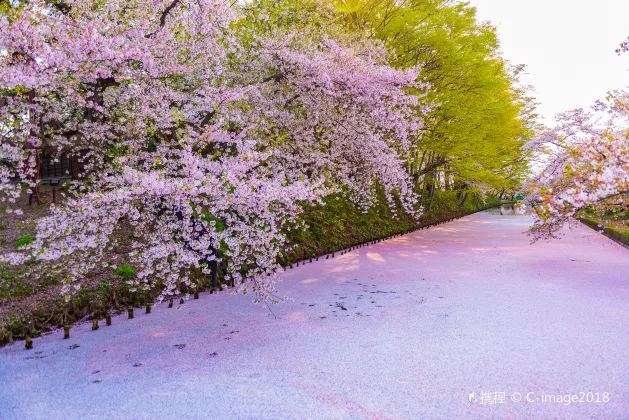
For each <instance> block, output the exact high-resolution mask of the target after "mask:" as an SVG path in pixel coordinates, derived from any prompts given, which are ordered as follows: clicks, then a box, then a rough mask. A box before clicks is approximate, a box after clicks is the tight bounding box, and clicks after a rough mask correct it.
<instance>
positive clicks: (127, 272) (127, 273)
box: [114, 264, 135, 280]
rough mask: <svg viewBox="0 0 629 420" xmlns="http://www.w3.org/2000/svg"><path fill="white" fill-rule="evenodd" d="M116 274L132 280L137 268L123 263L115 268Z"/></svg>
mask: <svg viewBox="0 0 629 420" xmlns="http://www.w3.org/2000/svg"><path fill="white" fill-rule="evenodd" d="M114 274H117V275H119V276H120V277H122V278H124V279H125V280H130V279H132V278H133V277H135V270H134V269H133V268H131V267H129V266H128V265H127V264H124V265H121V266H120V267H116V268H115V269H114Z"/></svg>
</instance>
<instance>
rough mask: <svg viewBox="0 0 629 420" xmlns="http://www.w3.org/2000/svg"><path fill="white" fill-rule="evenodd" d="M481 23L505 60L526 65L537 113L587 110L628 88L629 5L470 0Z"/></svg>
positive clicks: (626, 1)
mask: <svg viewBox="0 0 629 420" xmlns="http://www.w3.org/2000/svg"><path fill="white" fill-rule="evenodd" d="M469 2H470V4H471V5H472V6H476V8H477V10H478V18H479V19H480V20H483V21H486V20H489V21H491V22H492V23H493V25H494V26H496V27H497V28H498V35H499V38H500V42H501V47H502V51H503V52H504V57H505V58H506V59H508V60H510V61H511V62H513V63H516V64H526V65H527V73H528V74H527V75H526V76H524V77H522V81H523V82H524V83H526V84H530V85H533V86H534V87H535V96H536V98H537V99H538V101H539V102H542V104H541V105H540V106H539V108H538V112H539V113H540V115H541V116H542V117H544V121H542V122H544V123H546V124H547V125H553V117H554V115H555V114H557V113H559V112H562V111H566V110H569V109H573V108H580V107H586V106H589V105H591V104H592V103H593V102H594V101H595V100H597V99H602V98H604V97H605V94H606V93H607V92H608V91H610V90H613V89H621V88H624V87H626V86H629V53H624V54H623V55H621V56H618V54H616V49H617V48H618V46H619V45H620V44H621V43H622V42H623V41H624V40H625V39H627V37H629V0H469Z"/></svg>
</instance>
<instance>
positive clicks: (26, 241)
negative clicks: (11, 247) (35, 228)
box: [15, 235, 35, 248]
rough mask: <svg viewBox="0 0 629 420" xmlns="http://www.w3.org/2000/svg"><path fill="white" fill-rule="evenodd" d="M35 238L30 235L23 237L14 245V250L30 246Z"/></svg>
mask: <svg viewBox="0 0 629 420" xmlns="http://www.w3.org/2000/svg"><path fill="white" fill-rule="evenodd" d="M34 240H35V238H33V236H32V235H24V236H22V237H21V238H20V239H18V240H17V242H16V243H15V247H16V248H22V247H23V246H26V245H30V244H32V243H33V241H34Z"/></svg>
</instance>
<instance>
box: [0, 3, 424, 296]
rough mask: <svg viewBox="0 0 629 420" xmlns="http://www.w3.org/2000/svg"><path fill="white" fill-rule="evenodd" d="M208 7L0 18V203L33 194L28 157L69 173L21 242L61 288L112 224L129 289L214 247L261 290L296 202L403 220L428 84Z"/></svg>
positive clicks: (238, 276)
mask: <svg viewBox="0 0 629 420" xmlns="http://www.w3.org/2000/svg"><path fill="white" fill-rule="evenodd" d="M239 18H240V17H239V14H238V11H237V10H234V9H232V8H231V7H230V5H229V3H227V2H226V1H224V0H197V1H186V0H139V1H134V2H129V1H127V0H114V1H108V2H99V1H95V0H94V1H92V0H87V1H78V0H68V1H64V2H47V1H31V2H25V3H24V4H22V5H21V7H19V8H15V9H13V10H11V11H10V12H9V13H7V14H5V15H3V16H2V17H0V39H1V40H2V41H0V42H1V44H2V45H1V48H2V51H3V54H2V56H1V57H0V89H1V92H2V93H3V96H2V102H1V105H2V106H1V107H0V124H1V125H0V130H1V131H0V134H1V135H2V147H1V148H0V196H2V200H6V201H7V202H8V203H9V207H10V204H11V202H14V201H15V199H16V198H17V197H18V196H19V194H20V193H21V186H22V185H27V186H29V187H30V188H33V187H34V184H33V182H34V181H33V175H34V165H35V153H36V151H37V150H45V151H47V152H48V153H54V154H57V155H69V156H76V157H77V158H78V159H79V160H80V161H81V163H82V165H81V166H82V169H81V171H80V174H79V177H78V179H75V180H74V181H73V182H72V185H71V188H70V189H69V191H68V197H67V199H66V200H65V201H64V203H63V204H62V205H59V206H52V208H51V214H50V215H49V216H48V217H45V218H42V219H40V220H38V221H37V232H38V233H37V237H36V240H35V241H34V242H33V243H32V244H31V245H29V246H28V247H25V248H23V251H21V252H16V253H11V254H8V255H3V256H0V260H4V261H8V262H10V263H12V264H21V263H24V262H26V261H28V260H36V261H38V264H37V265H36V267H37V269H38V270H39V273H40V274H41V275H42V276H43V275H50V276H54V277H56V278H59V279H62V280H63V283H64V287H63V289H62V291H63V293H64V294H65V295H66V296H70V295H71V294H72V293H73V292H74V291H76V290H79V289H80V288H81V287H91V286H93V285H92V284H90V273H91V272H92V271H93V270H95V269H96V268H97V267H99V266H100V265H101V264H103V262H104V260H103V258H104V257H103V255H104V253H105V252H106V251H107V250H108V249H112V248H113V247H115V246H116V244H117V239H116V238H119V237H120V236H121V235H119V234H118V233H120V232H125V236H126V237H130V238H131V240H132V251H131V252H130V255H129V257H130V258H131V260H132V261H133V263H134V264H135V265H136V266H137V267H138V268H139V271H138V275H137V280H133V281H131V282H130V283H131V286H132V287H133V288H137V289H149V288H153V287H156V286H159V287H160V288H161V289H163V293H162V296H171V295H173V294H175V293H178V290H181V289H182V286H183V285H185V286H187V287H186V290H190V288H194V287H195V284H194V277H195V275H199V274H207V273H208V272H209V263H210V262H211V261H214V260H216V259H217V258H219V253H218V251H220V252H221V253H222V255H224V257H225V258H226V259H227V261H228V264H229V265H228V274H227V279H228V280H233V281H234V283H235V284H236V285H237V288H236V290H238V291H243V292H246V291H247V290H253V291H254V292H256V296H257V298H258V299H268V298H269V297H270V296H272V294H273V291H274V284H275V283H274V282H275V273H276V271H277V270H278V269H279V268H280V267H279V266H278V265H277V256H278V255H279V253H280V252H282V250H283V247H284V235H283V231H284V229H286V228H287V226H293V227H295V226H296V227H299V226H301V225H302V222H301V221H300V220H299V213H300V203H301V202H304V201H320V199H321V197H323V196H325V195H327V194H330V193H332V192H338V191H345V192H347V193H348V194H349V196H350V197H351V198H352V199H354V200H355V201H356V202H357V203H359V204H361V205H363V206H369V205H371V204H372V203H373V197H374V192H375V187H376V184H378V185H380V186H381V187H383V188H384V190H385V192H386V194H387V197H388V198H389V201H390V203H391V205H392V206H393V205H394V200H393V197H394V195H396V196H398V197H399V198H400V200H401V202H402V204H403V205H404V209H405V210H406V211H408V212H410V213H412V214H415V215H419V214H420V211H421V209H420V208H417V206H416V205H415V204H414V203H415V201H416V200H415V196H414V192H413V190H412V188H411V182H410V179H409V177H408V175H407V174H406V172H405V170H404V154H405V153H408V151H409V147H410V146H409V144H410V142H409V138H411V137H416V138H417V137H421V132H422V127H423V123H422V121H423V116H424V114H425V113H426V112H427V110H428V109H429V107H428V106H427V105H425V104H422V103H420V98H421V92H422V91H425V90H426V89H428V86H426V85H425V84H422V83H418V82H417V80H418V75H419V71H420V70H419V68H411V69H408V70H404V71H402V70H396V69H394V68H391V67H390V66H388V65H387V64H386V56H387V51H386V50H385V49H384V48H383V47H382V46H381V45H379V44H377V43H375V42H372V41H368V40H357V39H349V38H345V37H341V36H339V37H337V38H334V37H330V36H325V37H321V38H318V39H316V38H303V37H300V36H299V35H298V34H295V33H290V32H286V31H283V32H279V31H278V32H277V33H272V34H264V36H260V35H256V34H251V36H247V37H243V36H242V34H239V33H237V31H235V30H234V25H235V23H236V22H237V21H238V19H239Z"/></svg>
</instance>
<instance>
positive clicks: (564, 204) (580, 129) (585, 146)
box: [527, 93, 629, 239]
mask: <svg viewBox="0 0 629 420" xmlns="http://www.w3.org/2000/svg"><path fill="white" fill-rule="evenodd" d="M628 99H629V97H628V96H627V94H626V93H617V94H616V97H615V98H614V99H613V100H612V102H611V106H606V105H605V104H603V103H602V102H599V103H597V104H595V105H594V106H593V107H591V109H589V110H584V109H576V110H572V111H569V112H566V113H563V114H560V115H559V116H558V117H557V126H556V127H555V128H554V129H552V130H549V131H546V132H543V133H542V134H541V135H540V136H539V137H537V138H536V139H534V140H533V141H532V142H530V143H529V145H528V147H530V148H534V149H538V148H540V147H545V148H546V149H545V151H546V153H547V154H548V164H547V166H546V168H545V169H544V170H543V171H542V172H541V173H540V174H539V175H538V176H537V177H536V178H534V179H533V180H531V181H530V182H529V184H528V186H527V190H528V197H527V201H529V202H530V203H531V204H532V205H533V206H534V209H535V215H536V216H537V217H536V219H535V223H534V225H533V227H532V228H531V230H530V234H531V235H532V236H533V237H534V239H541V238H552V237H557V236H558V232H559V231H560V229H561V228H562V227H563V226H564V225H565V224H566V223H568V224H570V223H574V222H575V219H574V218H573V216H575V214H576V213H577V212H579V211H581V210H583V209H595V210H597V211H599V212H603V211H605V210H609V209H617V208H623V207H626V206H627V194H629V137H628V131H627V130H628V127H629V126H628V125H627V117H629V112H628V111H629V108H628V102H627V101H628Z"/></svg>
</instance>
